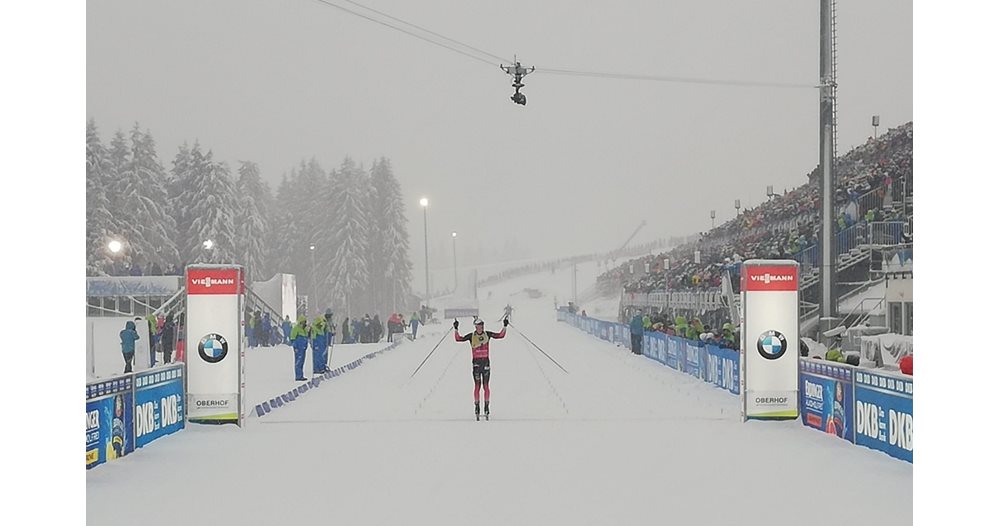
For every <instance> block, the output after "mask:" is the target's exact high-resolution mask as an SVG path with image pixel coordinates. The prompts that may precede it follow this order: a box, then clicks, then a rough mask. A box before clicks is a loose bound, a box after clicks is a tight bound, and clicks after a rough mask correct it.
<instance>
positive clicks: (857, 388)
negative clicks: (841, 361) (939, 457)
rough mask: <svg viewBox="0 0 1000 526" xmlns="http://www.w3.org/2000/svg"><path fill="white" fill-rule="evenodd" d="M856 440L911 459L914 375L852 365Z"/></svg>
mask: <svg viewBox="0 0 1000 526" xmlns="http://www.w3.org/2000/svg"><path fill="white" fill-rule="evenodd" d="M854 397H855V412H854V421H855V426H856V428H857V431H856V432H855V443H856V444H858V445H859V446H865V447H870V448H872V449H877V450H879V451H884V452H885V453H888V454H889V455H892V456H894V457H896V458H899V459H902V460H905V461H907V462H913V379H912V378H911V377H903V376H895V375H889V374H880V373H874V372H870V371H862V370H857V369H855V371H854Z"/></svg>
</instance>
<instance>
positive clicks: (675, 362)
mask: <svg viewBox="0 0 1000 526" xmlns="http://www.w3.org/2000/svg"><path fill="white" fill-rule="evenodd" d="M556 319H557V320H558V321H561V322H565V323H567V324H569V325H572V326H573V327H576V328H578V329H581V330H583V331H585V332H587V333H589V334H591V335H593V336H596V337H598V338H601V339H603V340H606V341H609V342H612V343H616V344H619V345H621V346H623V347H626V348H631V346H632V340H631V332H630V331H629V327H628V326H627V325H623V324H621V323H613V322H609V321H604V320H598V319H595V318H585V317H582V316H578V315H575V314H573V313H570V312H568V311H565V310H558V311H557V312H556ZM642 354H643V355H645V356H647V357H649V358H651V359H653V360H656V361H657V362H660V363H661V364H664V365H666V366H668V367H670V368H672V369H676V370H678V371H681V372H684V373H687V374H690V375H692V376H695V377H697V378H701V379H702V380H704V381H705V382H708V383H710V384H713V385H715V386H716V387H719V388H721V389H725V390H726V391H728V392H730V393H731V394H734V395H737V396H738V395H739V394H740V374H741V370H740V356H739V352H738V351H735V350H732V349H725V348H720V347H717V346H714V345H708V344H705V343H704V342H696V341H692V340H687V339H684V338H679V337H675V336H668V335H666V334H662V333H659V332H648V331H647V332H645V333H644V334H643V339H642ZM799 414H800V416H801V420H802V424H803V425H805V426H807V427H811V428H813V429H817V430H819V431H822V432H824V433H827V434H830V435H834V436H837V437H839V438H841V439H844V440H847V441H849V442H851V443H852V444H856V445H859V446H864V447H868V448H871V449H875V450H878V451H882V452H884V453H886V454H888V455H890V456H893V457H895V458H898V459H901V460H905V461H907V462H910V463H912V462H913V377H911V376H906V375H902V374H894V373H890V372H886V371H877V370H872V369H865V368H861V367H855V366H851V365H846V364H840V363H836V362H828V361H824V360H818V359H814V358H799Z"/></svg>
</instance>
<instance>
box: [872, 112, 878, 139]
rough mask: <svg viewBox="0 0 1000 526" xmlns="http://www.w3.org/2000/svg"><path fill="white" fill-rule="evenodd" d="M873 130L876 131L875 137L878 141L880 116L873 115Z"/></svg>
mask: <svg viewBox="0 0 1000 526" xmlns="http://www.w3.org/2000/svg"><path fill="white" fill-rule="evenodd" d="M872 128H874V129H875V135H874V137H875V138H876V139H878V115H872Z"/></svg>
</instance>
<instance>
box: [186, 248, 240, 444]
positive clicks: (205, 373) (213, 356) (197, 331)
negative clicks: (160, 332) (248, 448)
mask: <svg viewBox="0 0 1000 526" xmlns="http://www.w3.org/2000/svg"><path fill="white" fill-rule="evenodd" d="M185 274H186V275H185V283H186V285H185V287H186V288H187V315H186V331H187V336H186V343H185V345H186V351H187V361H186V362H185V363H186V364H187V380H188V395H187V413H188V421H190V422H196V423H206V424H224V423H234V424H236V425H239V426H242V425H243V413H244V411H243V403H244V400H243V390H244V385H245V383H244V377H243V331H242V330H240V329H241V327H240V323H241V316H242V313H243V300H244V284H243V267H240V266H239V265H189V266H188V267H187V269H186V272H185Z"/></svg>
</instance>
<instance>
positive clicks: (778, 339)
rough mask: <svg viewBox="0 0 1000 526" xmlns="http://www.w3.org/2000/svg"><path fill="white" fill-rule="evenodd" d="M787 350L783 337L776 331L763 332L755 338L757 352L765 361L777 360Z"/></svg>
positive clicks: (786, 343)
mask: <svg viewBox="0 0 1000 526" xmlns="http://www.w3.org/2000/svg"><path fill="white" fill-rule="evenodd" d="M787 348H788V342H787V341H785V335H784V334H781V333H780V332H778V331H765V332H764V333H763V334H761V335H760V337H759V338H757V352H759V353H760V355H761V356H763V357H764V358H765V359H768V360H777V359H778V358H781V357H782V355H784V354H785V350H786V349H787Z"/></svg>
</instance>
